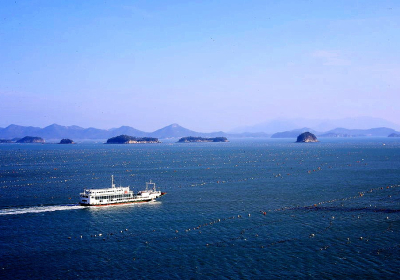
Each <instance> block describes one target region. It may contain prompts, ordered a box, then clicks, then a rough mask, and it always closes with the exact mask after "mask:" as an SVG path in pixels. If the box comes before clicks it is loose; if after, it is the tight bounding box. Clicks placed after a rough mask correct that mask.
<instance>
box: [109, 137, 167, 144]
mask: <svg viewBox="0 0 400 280" xmlns="http://www.w3.org/2000/svg"><path fill="white" fill-rule="evenodd" d="M150 143H151V144H152V143H161V142H160V141H158V138H152V137H142V138H138V137H133V136H129V135H120V136H116V137H112V138H110V139H108V140H107V142H106V144H150Z"/></svg>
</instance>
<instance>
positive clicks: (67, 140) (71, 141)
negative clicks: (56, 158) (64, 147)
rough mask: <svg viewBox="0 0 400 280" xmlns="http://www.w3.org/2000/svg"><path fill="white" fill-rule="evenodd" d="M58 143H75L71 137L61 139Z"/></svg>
mask: <svg viewBox="0 0 400 280" xmlns="http://www.w3.org/2000/svg"><path fill="white" fill-rule="evenodd" d="M58 144H75V142H74V141H73V140H71V139H61V141H60V143H58Z"/></svg>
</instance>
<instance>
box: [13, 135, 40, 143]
mask: <svg viewBox="0 0 400 280" xmlns="http://www.w3.org/2000/svg"><path fill="white" fill-rule="evenodd" d="M16 143H44V139H43V138H41V137H35V136H25V137H24V138H21V139H19V140H18V141H17V142H16Z"/></svg>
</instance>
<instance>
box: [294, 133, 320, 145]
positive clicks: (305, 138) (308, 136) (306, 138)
mask: <svg viewBox="0 0 400 280" xmlns="http://www.w3.org/2000/svg"><path fill="white" fill-rule="evenodd" d="M296 142H297V143H311V142H318V139H317V137H316V136H315V135H314V134H312V133H311V132H304V133H302V134H300V135H299V136H298V137H297V141H296Z"/></svg>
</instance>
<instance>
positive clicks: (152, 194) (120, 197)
mask: <svg viewBox="0 0 400 280" xmlns="http://www.w3.org/2000/svg"><path fill="white" fill-rule="evenodd" d="M164 194H165V193H162V192H161V191H157V190H156V184H155V183H153V182H151V180H150V182H148V183H146V189H145V190H144V191H139V192H138V193H136V194H135V193H134V192H133V191H131V190H130V189H129V187H121V186H120V187H116V186H115V184H114V176H111V188H106V189H84V191H83V193H81V194H80V201H79V204H80V205H84V206H104V205H112V204H127V203H139V202H149V201H152V200H154V199H156V198H157V197H160V196H163V195H164Z"/></svg>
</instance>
